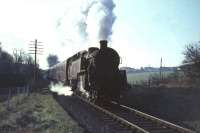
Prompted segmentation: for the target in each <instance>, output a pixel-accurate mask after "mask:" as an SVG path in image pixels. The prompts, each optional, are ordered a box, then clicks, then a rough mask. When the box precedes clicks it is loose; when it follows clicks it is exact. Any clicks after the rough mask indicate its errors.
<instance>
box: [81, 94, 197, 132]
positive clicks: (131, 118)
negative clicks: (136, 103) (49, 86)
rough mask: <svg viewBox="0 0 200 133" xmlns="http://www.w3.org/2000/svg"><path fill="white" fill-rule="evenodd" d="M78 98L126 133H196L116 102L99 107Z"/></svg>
mask: <svg viewBox="0 0 200 133" xmlns="http://www.w3.org/2000/svg"><path fill="white" fill-rule="evenodd" d="M77 97H78V98H79V99H81V100H82V101H84V102H86V103H87V104H89V105H91V106H92V107H93V108H95V109H96V110H97V111H100V112H102V113H103V114H104V117H107V118H105V119H107V120H108V121H110V122H113V123H118V125H120V126H122V127H123V129H124V130H125V131H124V133H126V132H133V133H135V132H136V133H137V132H138V133H195V132H194V131H191V130H189V129H186V128H183V127H181V126H178V125H175V124H172V123H170V122H167V121H164V120H161V119H159V118H156V117H154V116H151V115H148V114H145V113H143V112H140V111H138V110H135V109H133V108H130V107H127V106H125V105H118V104H117V103H116V102H111V103H110V104H107V105H103V106H98V105H96V104H93V103H90V102H89V101H87V100H85V99H83V98H82V97H80V96H77ZM119 130H120V129H119Z"/></svg>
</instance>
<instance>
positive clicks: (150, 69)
mask: <svg viewBox="0 0 200 133" xmlns="http://www.w3.org/2000/svg"><path fill="white" fill-rule="evenodd" d="M176 69H177V67H162V71H163V72H166V71H168V72H169V71H171V72H173V71H175V70H176ZM120 70H126V73H143V72H159V71H160V68H159V67H141V68H140V69H136V68H131V67H121V68H120Z"/></svg>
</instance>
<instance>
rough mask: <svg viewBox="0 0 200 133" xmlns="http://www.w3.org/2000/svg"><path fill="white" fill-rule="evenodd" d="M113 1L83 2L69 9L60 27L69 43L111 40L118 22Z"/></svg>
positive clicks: (90, 0) (59, 23)
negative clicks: (113, 29)
mask: <svg viewBox="0 0 200 133" xmlns="http://www.w3.org/2000/svg"><path fill="white" fill-rule="evenodd" d="M114 8H115V4H114V2H113V0H82V2H80V3H76V4H75V5H74V6H72V7H69V8H68V10H67V12H66V13H65V15H64V17H63V18H62V19H61V20H60V21H59V22H58V27H59V28H61V29H62V30H63V31H64V36H65V37H66V38H65V39H67V40H68V42H70V43H73V41H75V40H76V41H77V40H80V42H81V43H82V42H83V41H84V42H87V41H90V42H92V41H95V42H97V41H99V40H101V39H108V40H110V39H111V35H112V27H113V24H114V22H115V20H116V16H115V15H114V13H113V10H114Z"/></svg>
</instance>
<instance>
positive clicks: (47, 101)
mask: <svg viewBox="0 0 200 133" xmlns="http://www.w3.org/2000/svg"><path fill="white" fill-rule="evenodd" d="M7 104H8V101H6V100H3V101H1V102H0V118H1V120H0V132H1V133H7V132H14V133H15V132H20V133H23V132H24V133H25V132H26V133H27V132H28V133H32V132H34V133H45V132H52V133H53V132H55V133H56V132H59V133H66V132H71V133H83V132H84V129H83V128H81V127H80V126H79V125H78V123H77V122H76V121H75V120H73V119H72V118H71V117H70V116H69V115H68V113H67V112H66V111H64V110H63V108H62V107H61V106H60V105H59V104H58V103H57V102H56V101H55V100H54V98H53V96H52V95H51V94H45V95H44V94H39V93H31V94H30V95H29V96H26V97H24V96H23V95H14V96H13V97H11V99H10V101H9V109H8V108H7Z"/></svg>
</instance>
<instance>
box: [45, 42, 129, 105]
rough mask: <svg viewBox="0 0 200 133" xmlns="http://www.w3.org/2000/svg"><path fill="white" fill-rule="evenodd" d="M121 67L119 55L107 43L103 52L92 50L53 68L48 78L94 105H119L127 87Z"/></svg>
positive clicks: (101, 49)
mask: <svg viewBox="0 0 200 133" xmlns="http://www.w3.org/2000/svg"><path fill="white" fill-rule="evenodd" d="M119 64H120V57H119V54H118V53H117V52H116V51H115V50H114V49H112V48H110V47H107V40H101V41H100V49H99V48H97V47H90V48H89V49H88V51H86V50H85V51H80V52H78V53H76V54H75V55H73V56H72V57H70V58H68V59H67V60H66V61H64V62H62V63H59V64H56V65H55V66H53V67H51V68H50V69H49V70H48V78H49V79H50V80H53V81H55V82H63V83H64V84H65V85H67V86H70V87H71V88H72V91H73V92H74V93H76V94H78V95H82V96H84V97H86V98H87V99H88V100H90V101H92V102H94V103H99V102H107V101H111V100H114V101H119V100H120V93H121V91H122V90H123V89H124V88H125V87H126V83H127V78H126V71H124V70H119V68H118V67H119Z"/></svg>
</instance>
